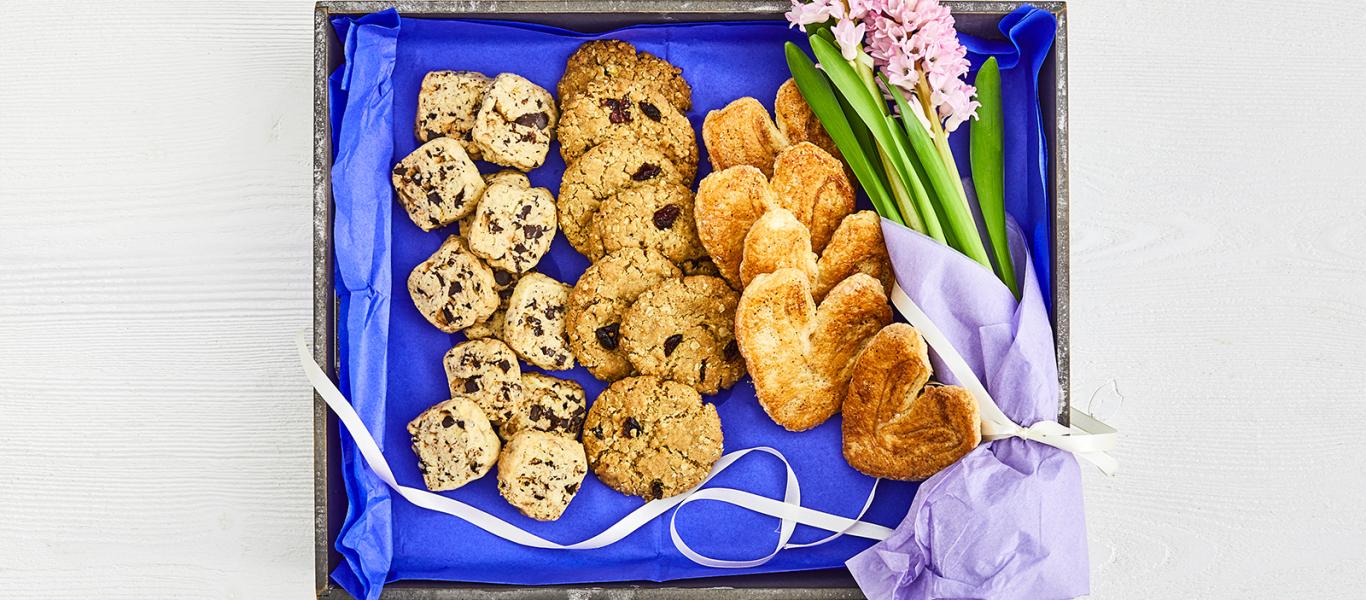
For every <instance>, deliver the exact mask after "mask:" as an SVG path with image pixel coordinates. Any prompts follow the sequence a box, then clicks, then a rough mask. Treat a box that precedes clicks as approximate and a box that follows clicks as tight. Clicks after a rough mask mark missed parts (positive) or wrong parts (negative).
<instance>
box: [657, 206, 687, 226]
mask: <svg viewBox="0 0 1366 600" xmlns="http://www.w3.org/2000/svg"><path fill="white" fill-rule="evenodd" d="M682 212H683V209H682V208H679V207H678V205H677V204H666V205H664V207H663V208H661V209H659V210H657V211H655V229H668V228H670V227H673V224H674V221H676V220H678V215H679V214H681V213H682Z"/></svg>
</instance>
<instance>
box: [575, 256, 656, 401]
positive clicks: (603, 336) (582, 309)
mask: <svg viewBox="0 0 1366 600" xmlns="http://www.w3.org/2000/svg"><path fill="white" fill-rule="evenodd" d="M679 275H680V273H679V271H678V267H675V266H674V264H673V263H672V262H670V261H669V259H668V258H665V257H664V255H662V254H660V253H658V252H655V251H653V250H644V249H641V248H624V249H621V250H618V251H616V252H613V253H611V254H608V255H607V256H605V257H603V259H602V260H600V261H598V262H596V263H594V264H593V265H592V266H590V267H588V269H587V270H585V271H584V272H583V275H582V276H580V277H579V281H578V283H576V284H574V289H573V291H571V292H569V305H568V312H567V313H566V316H565V320H566V323H567V325H568V328H569V329H568V331H569V347H570V348H571V349H572V350H573V351H574V357H575V358H577V359H578V360H579V363H580V364H582V365H583V366H585V367H587V368H588V372H589V373H592V374H593V376H594V377H597V378H598V379H601V380H603V381H615V380H617V379H621V378H622V377H625V376H627V375H630V374H631V373H633V372H634V371H635V369H634V367H632V366H631V362H630V361H629V360H627V359H626V350H625V349H624V348H622V347H621V321H622V319H623V318H624V317H625V315H626V311H627V309H629V308H631V304H632V303H634V302H635V301H636V298H637V297H639V296H640V295H641V294H642V293H644V292H645V290H648V289H650V288H652V287H654V286H655V285H656V284H658V283H660V282H662V281H664V280H666V279H674V278H677V277H679Z"/></svg>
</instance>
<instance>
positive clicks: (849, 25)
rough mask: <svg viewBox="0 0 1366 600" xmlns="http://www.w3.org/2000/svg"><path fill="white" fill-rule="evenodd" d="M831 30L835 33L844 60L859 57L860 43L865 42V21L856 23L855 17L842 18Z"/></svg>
mask: <svg viewBox="0 0 1366 600" xmlns="http://www.w3.org/2000/svg"><path fill="white" fill-rule="evenodd" d="M830 32H831V33H833V34H835V41H836V42H838V43H839V46H840V54H841V55H842V56H844V60H854V59H855V58H858V53H859V45H860V44H862V43H863V32H864V26H863V23H859V24H858V25H855V24H854V20H853V19H840V20H839V22H838V23H836V24H835V26H834V27H832V28H831V29H830Z"/></svg>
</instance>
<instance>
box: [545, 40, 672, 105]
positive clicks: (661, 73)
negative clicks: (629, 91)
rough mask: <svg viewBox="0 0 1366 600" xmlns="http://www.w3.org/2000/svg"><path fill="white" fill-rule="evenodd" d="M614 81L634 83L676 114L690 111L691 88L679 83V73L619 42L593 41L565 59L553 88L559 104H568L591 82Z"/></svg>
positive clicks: (645, 53) (664, 63)
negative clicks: (562, 71) (661, 99)
mask: <svg viewBox="0 0 1366 600" xmlns="http://www.w3.org/2000/svg"><path fill="white" fill-rule="evenodd" d="M616 79H629V80H632V81H635V82H638V83H639V84H640V85H642V86H644V87H648V88H650V89H652V90H654V91H655V92H656V93H658V94H659V95H661V96H663V97H664V98H667V99H668V100H669V102H670V103H671V104H673V105H674V106H675V107H676V108H678V110H680V111H687V110H688V109H689V108H691V107H692V88H690V87H688V82H687V81H684V80H683V70H682V69H679V68H678V67H675V66H673V65H671V64H669V63H668V61H665V60H663V59H661V58H659V57H657V56H655V55H653V54H650V53H648V52H637V51H636V48H635V46H632V45H631V44H629V43H627V42H623V41H621V40H593V41H591V42H587V43H585V44H584V45H582V46H579V49H578V50H575V51H574V54H571V55H570V56H569V61H568V62H567V63H566V64H565V66H564V77H561V78H560V84H559V86H557V91H558V92H559V95H560V102H561V103H562V104H568V103H569V102H570V101H572V100H574V99H575V98H577V97H579V96H580V95H582V94H583V93H584V92H585V91H587V89H588V87H589V86H590V84H592V83H594V82H597V81H611V80H616Z"/></svg>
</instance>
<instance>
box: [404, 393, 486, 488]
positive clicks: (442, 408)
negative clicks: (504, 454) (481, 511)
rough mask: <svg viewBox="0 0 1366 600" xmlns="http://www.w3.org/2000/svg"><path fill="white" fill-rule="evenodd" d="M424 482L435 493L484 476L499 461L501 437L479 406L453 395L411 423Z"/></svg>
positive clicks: (414, 448)
mask: <svg viewBox="0 0 1366 600" xmlns="http://www.w3.org/2000/svg"><path fill="white" fill-rule="evenodd" d="M408 435H411V436H412V439H413V453H414V454H416V455H417V460H418V462H417V468H418V470H419V471H422V482H423V483H424V484H426V485H427V489H429V490H431V491H433V492H441V491H446V490H453V489H456V488H458V487H460V486H462V485H465V484H466V483H469V482H471V481H474V480H475V479H479V478H480V477H483V476H484V475H485V474H486V473H488V472H489V469H492V468H493V465H494V463H495V462H497V461H498V447H499V443H498V436H497V435H495V434H494V433H493V426H492V425H490V424H489V420H488V418H487V417H485V416H484V411H482V410H480V409H479V405H477V404H475V403H474V402H473V401H470V400H468V399H465V398H452V399H450V400H447V401H445V402H442V403H440V404H437V405H436V406H433V407H431V408H429V409H427V410H426V411H425V412H423V413H422V414H420V415H418V416H417V418H416V419H413V420H412V422H411V423H408Z"/></svg>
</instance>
